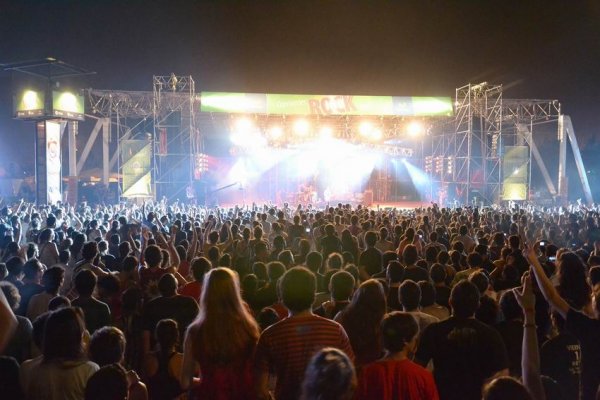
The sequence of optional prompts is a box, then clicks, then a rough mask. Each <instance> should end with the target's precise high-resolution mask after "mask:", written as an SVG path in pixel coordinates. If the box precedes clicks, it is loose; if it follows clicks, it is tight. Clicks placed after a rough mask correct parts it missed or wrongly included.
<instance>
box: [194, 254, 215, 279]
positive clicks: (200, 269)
mask: <svg viewBox="0 0 600 400" xmlns="http://www.w3.org/2000/svg"><path fill="white" fill-rule="evenodd" d="M210 267H211V264H210V261H209V260H208V258H206V257H197V258H194V259H193V260H192V265H191V266H190V269H191V271H192V276H193V277H194V280H195V281H197V282H202V281H203V280H204V275H205V274H206V273H207V272H208V271H209V270H210Z"/></svg>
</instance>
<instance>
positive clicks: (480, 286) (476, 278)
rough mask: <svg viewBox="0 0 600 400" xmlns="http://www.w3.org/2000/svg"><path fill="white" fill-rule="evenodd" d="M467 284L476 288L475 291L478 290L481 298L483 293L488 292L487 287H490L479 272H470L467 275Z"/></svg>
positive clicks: (485, 278) (483, 275)
mask: <svg viewBox="0 0 600 400" xmlns="http://www.w3.org/2000/svg"><path fill="white" fill-rule="evenodd" d="M469 282H471V283H473V284H474V285H475V286H477V290H479V293H480V294H481V296H483V295H484V294H485V292H486V291H487V290H488V286H489V285H490V280H489V278H488V277H487V275H486V274H484V273H483V272H481V271H475V272H472V273H471V274H470V275H469Z"/></svg>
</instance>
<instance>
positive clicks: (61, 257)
mask: <svg viewBox="0 0 600 400" xmlns="http://www.w3.org/2000/svg"><path fill="white" fill-rule="evenodd" d="M69 258H71V252H70V251H69V250H67V249H65V250H61V251H59V252H58V262H60V263H62V264H66V263H68V262H69Z"/></svg>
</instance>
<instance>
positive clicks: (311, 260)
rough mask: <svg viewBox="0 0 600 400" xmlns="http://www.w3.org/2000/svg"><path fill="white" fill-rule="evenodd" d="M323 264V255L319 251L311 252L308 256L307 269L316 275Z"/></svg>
mask: <svg viewBox="0 0 600 400" xmlns="http://www.w3.org/2000/svg"><path fill="white" fill-rule="evenodd" d="M322 264H323V255H322V254H321V253H319V252H318V251H311V252H310V253H308V254H307V255H306V267H307V268H308V269H309V270H310V271H312V272H314V273H316V272H318V271H319V269H320V268H321V265H322Z"/></svg>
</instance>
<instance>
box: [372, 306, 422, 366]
mask: <svg viewBox="0 0 600 400" xmlns="http://www.w3.org/2000/svg"><path fill="white" fill-rule="evenodd" d="M381 333H382V336H383V348H384V349H385V350H386V351H387V352H388V353H389V354H396V353H399V352H401V351H406V352H407V353H408V355H409V356H410V355H412V354H414V353H415V352H416V350H417V341H418V337H419V324H418V323H417V321H416V319H415V317H413V316H412V315H411V314H409V313H407V312H400V311H394V312H391V313H389V314H387V315H386V316H385V317H383V321H381Z"/></svg>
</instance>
